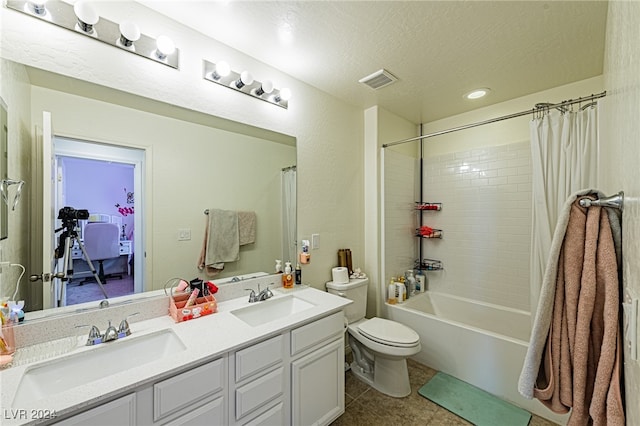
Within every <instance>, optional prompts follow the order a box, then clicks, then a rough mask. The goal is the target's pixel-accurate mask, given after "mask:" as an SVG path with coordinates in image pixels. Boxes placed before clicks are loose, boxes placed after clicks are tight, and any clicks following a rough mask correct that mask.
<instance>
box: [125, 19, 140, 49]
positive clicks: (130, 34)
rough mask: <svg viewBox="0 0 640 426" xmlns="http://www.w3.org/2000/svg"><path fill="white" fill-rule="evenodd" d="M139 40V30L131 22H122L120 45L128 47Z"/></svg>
mask: <svg viewBox="0 0 640 426" xmlns="http://www.w3.org/2000/svg"><path fill="white" fill-rule="evenodd" d="M139 39H140V28H138V26H137V25H136V24H134V23H133V22H131V21H123V22H122V23H121V24H120V43H122V45H123V46H125V47H129V46H131V45H132V44H133V42H135V41H138V40H139Z"/></svg>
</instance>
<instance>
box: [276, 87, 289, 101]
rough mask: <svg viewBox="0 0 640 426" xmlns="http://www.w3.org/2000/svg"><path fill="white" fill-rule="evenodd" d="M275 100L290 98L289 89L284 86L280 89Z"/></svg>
mask: <svg viewBox="0 0 640 426" xmlns="http://www.w3.org/2000/svg"><path fill="white" fill-rule="evenodd" d="M278 98H280V99H278V100H277V102H280V100H283V101H288V100H289V99H291V90H289V89H287V88H286V87H285V88H283V89H280V96H278Z"/></svg>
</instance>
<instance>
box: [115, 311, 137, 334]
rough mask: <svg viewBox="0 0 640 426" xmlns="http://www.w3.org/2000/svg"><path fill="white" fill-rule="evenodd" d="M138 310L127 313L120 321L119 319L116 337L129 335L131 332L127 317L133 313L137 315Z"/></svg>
mask: <svg viewBox="0 0 640 426" xmlns="http://www.w3.org/2000/svg"><path fill="white" fill-rule="evenodd" d="M139 313H140V312H134V313H133V314H129V315H127V316H126V317H124V319H123V320H122V321H120V325H119V326H118V339H121V338H123V337H126V336H129V335H130V334H131V329H130V328H129V321H128V320H129V317H132V316H134V315H138V314H139Z"/></svg>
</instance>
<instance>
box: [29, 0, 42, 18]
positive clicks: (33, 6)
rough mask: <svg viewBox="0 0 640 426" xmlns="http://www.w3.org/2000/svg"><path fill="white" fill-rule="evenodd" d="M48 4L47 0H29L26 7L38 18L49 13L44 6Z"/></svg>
mask: <svg viewBox="0 0 640 426" xmlns="http://www.w3.org/2000/svg"><path fill="white" fill-rule="evenodd" d="M46 2H47V0H29V1H28V2H27V4H26V6H27V7H28V9H29V11H30V12H31V13H33V14H35V15H38V16H43V15H46V13H47V8H46V7H45V5H44V4H45V3H46Z"/></svg>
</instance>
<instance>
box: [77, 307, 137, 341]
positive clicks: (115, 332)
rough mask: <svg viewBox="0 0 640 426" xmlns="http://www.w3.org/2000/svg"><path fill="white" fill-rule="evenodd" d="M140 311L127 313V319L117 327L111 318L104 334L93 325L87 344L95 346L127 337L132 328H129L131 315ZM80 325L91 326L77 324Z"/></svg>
mask: <svg viewBox="0 0 640 426" xmlns="http://www.w3.org/2000/svg"><path fill="white" fill-rule="evenodd" d="M138 314H139V312H136V313H133V314H130V315H127V316H126V317H125V319H123V320H122V321H121V322H120V325H119V326H118V328H117V329H116V328H115V327H114V326H113V325H111V320H109V326H108V327H107V329H106V330H105V331H104V333H103V334H100V329H99V328H98V327H96V326H95V325H92V326H91V330H89V337H87V343H86V345H87V346H94V345H98V344H100V343H105V342H112V341H114V340H118V339H121V338H123V337H127V336H129V335H130V334H131V329H130V328H129V322H128V319H129V317H132V316H134V315H138ZM78 327H89V325H76V328H78Z"/></svg>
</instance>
